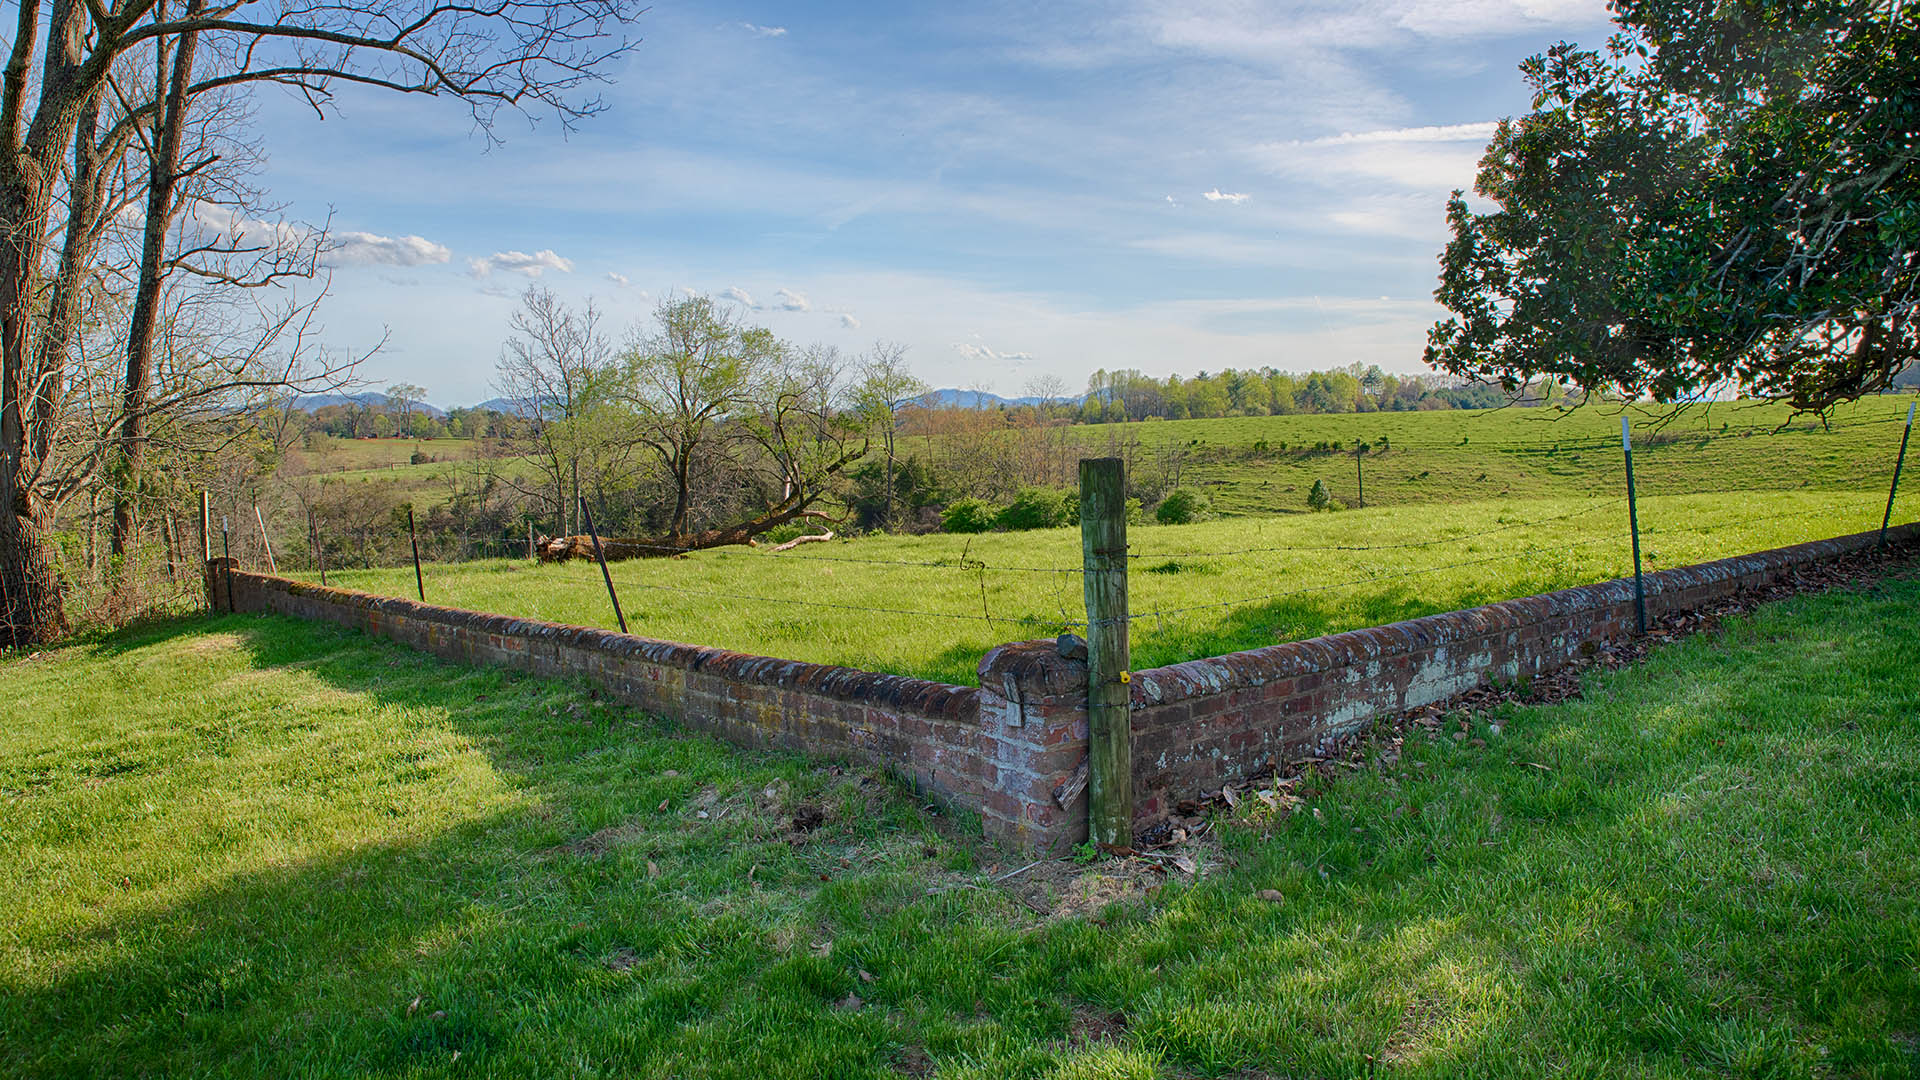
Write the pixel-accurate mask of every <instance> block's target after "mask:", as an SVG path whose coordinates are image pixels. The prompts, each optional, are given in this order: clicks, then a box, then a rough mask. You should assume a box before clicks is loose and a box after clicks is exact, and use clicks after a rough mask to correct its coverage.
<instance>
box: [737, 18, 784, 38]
mask: <svg viewBox="0 0 1920 1080" xmlns="http://www.w3.org/2000/svg"><path fill="white" fill-rule="evenodd" d="M740 29H742V30H745V31H746V32H747V33H749V34H752V35H753V36H754V37H769V38H771V37H786V36H787V28H786V27H784V26H760V25H758V24H756V23H750V22H743V23H741V24H740Z"/></svg>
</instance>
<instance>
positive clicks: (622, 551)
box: [539, 507, 831, 562]
mask: <svg viewBox="0 0 1920 1080" xmlns="http://www.w3.org/2000/svg"><path fill="white" fill-rule="evenodd" d="M800 518H813V519H816V520H831V519H830V518H828V516H827V515H826V514H825V513H824V512H822V511H819V510H807V509H803V508H800V507H794V508H791V509H786V510H776V511H774V512H772V513H768V514H763V515H761V516H760V517H757V518H754V519H753V520H751V521H742V522H739V523H737V524H733V525H727V526H723V527H721V528H718V529H705V530H702V531H700V532H697V533H690V534H688V535H685V536H672V535H669V536H650V537H622V536H603V537H601V538H600V546H601V549H602V550H603V551H605V553H606V557H607V561H608V562H618V561H620V560H623V559H664V558H669V557H671V556H674V555H681V554H684V553H686V552H689V551H704V550H706V549H708V548H717V547H729V546H732V545H736V544H747V543H751V542H753V539H754V538H755V537H757V536H759V535H760V534H762V533H765V532H767V531H769V530H772V529H777V528H779V527H780V526H782V525H785V524H786V523H787V522H789V521H796V520H799V519H800ZM539 554H540V561H541V562H566V561H567V560H568V559H592V558H593V557H594V553H593V540H592V538H591V537H586V536H556V537H553V538H551V539H549V540H547V541H545V542H544V543H542V544H541V545H540V548H539Z"/></svg>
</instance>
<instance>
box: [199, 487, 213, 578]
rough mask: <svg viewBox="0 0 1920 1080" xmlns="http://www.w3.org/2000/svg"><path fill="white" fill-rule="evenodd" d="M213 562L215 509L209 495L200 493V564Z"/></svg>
mask: <svg viewBox="0 0 1920 1080" xmlns="http://www.w3.org/2000/svg"><path fill="white" fill-rule="evenodd" d="M211 561H213V507H212V505H211V504H210V502H209V500H208V498H207V493H206V492H204V491H202V492H201V493H200V564H201V565H202V566H205V565H206V564H207V563H209V562H211Z"/></svg>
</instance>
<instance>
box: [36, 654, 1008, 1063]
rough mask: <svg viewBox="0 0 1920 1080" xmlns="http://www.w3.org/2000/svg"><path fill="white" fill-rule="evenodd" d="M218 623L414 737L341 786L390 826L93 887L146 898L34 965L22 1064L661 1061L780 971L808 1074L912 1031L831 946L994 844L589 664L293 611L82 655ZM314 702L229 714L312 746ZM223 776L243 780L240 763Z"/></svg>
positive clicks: (775, 980)
mask: <svg viewBox="0 0 1920 1080" xmlns="http://www.w3.org/2000/svg"><path fill="white" fill-rule="evenodd" d="M208 633H216V634H224V635H232V636H233V637H234V638H236V639H237V641H238V645H239V647H240V648H241V649H243V650H244V651H245V653H246V654H247V660H248V666H249V667H250V668H251V669H252V670H254V671H272V670H274V669H280V668H285V667H288V666H292V665H297V666H298V668H299V671H300V672H301V674H302V675H303V676H310V677H312V678H315V679H318V680H319V681H320V682H322V683H323V684H325V685H326V686H327V687H328V688H329V689H331V690H338V691H344V692H346V693H347V694H349V695H352V696H353V697H354V698H356V699H361V700H363V701H365V702H368V703H370V704H372V705H374V706H377V707H379V708H380V710H381V711H380V712H379V714H378V717H377V719H378V720H379V721H380V722H382V723H388V722H390V723H392V724H393V725H395V726H396V727H398V728H404V729H405V730H404V731H403V732H400V733H399V735H400V737H398V738H396V739H394V740H393V741H392V742H391V743H389V744H384V745H380V746H377V747H375V748H373V749H372V750H371V751H370V752H367V753H365V754H362V755H361V756H358V757H355V759H354V761H353V765H354V767H355V769H356V770H357V771H358V773H359V774H360V775H355V776H352V777H348V778H346V779H344V780H341V779H339V778H336V777H329V778H328V780H327V781H326V782H328V783H331V784H334V785H338V790H340V791H341V792H342V795H341V797H342V798H343V799H345V800H347V801H353V800H359V802H360V803H361V804H363V805H365V806H369V807H377V806H380V805H382V804H383V803H384V804H387V805H390V806H391V807H392V808H393V809H392V810H391V811H390V812H392V813H394V814H395V815H396V817H395V818H394V820H393V827H392V829H391V830H390V833H389V836H390V838H389V839H386V840H381V841H375V842H371V843H364V842H363V843H356V844H355V845H354V846H352V847H351V848H350V849H348V850H344V851H342V850H336V849H337V847H338V841H336V840H333V839H332V838H331V837H329V836H327V835H317V836H300V835H299V832H300V828H299V824H298V823H295V824H294V825H293V826H291V831H292V832H293V833H294V834H295V835H294V836H293V837H291V838H285V837H283V838H282V839H281V842H280V843H278V844H276V843H273V842H265V843H261V844H254V843H252V842H251V839H252V838H249V840H248V841H247V842H243V843H242V844H241V845H240V846H241V847H242V848H243V849H251V850H248V851H247V854H246V855H245V857H243V858H239V859H237V860H236V861H237V862H239V863H240V864H241V865H244V866H246V867H247V869H246V870H244V871H243V872H239V873H235V874H232V875H229V876H223V877H213V878H211V879H210V882H211V883H210V884H208V885H207V886H206V887H204V888H202V889H200V890H199V891H197V892H195V893H193V894H191V895H189V896H188V897H187V898H185V899H183V900H181V901H179V902H176V903H171V904H167V905H165V906H160V907H158V908H144V909H143V908H139V907H133V906H128V905H124V904H122V903H119V901H120V900H121V898H119V897H114V896H103V897H101V898H100V900H99V901H96V902H95V903H94V904H93V905H92V906H93V908H95V909H97V908H99V907H109V908H114V907H119V908H120V909H121V910H127V911H130V912H132V913H130V914H126V915H122V916H114V917H108V918H104V919H101V920H100V921H98V922H97V923H94V924H93V925H90V926H87V927H85V928H84V929H80V930H75V931H71V932H69V934H68V935H67V936H66V937H64V939H63V940H62V941H61V948H60V949H59V950H58V951H59V953H60V954H61V955H59V956H57V957H54V958H51V959H50V961H49V962H48V964H47V966H46V967H44V968H42V971H41V973H40V974H41V977H40V978H38V979H34V980H31V981H15V982H9V983H8V984H6V985H5V986H4V987H0V1071H5V1072H14V1073H23V1074H29V1075H40V1076H53V1075H89V1074H107V1075H134V1074H147V1073H157V1074H171V1075H207V1074H219V1073H223V1072H226V1073H233V1074H240V1075H254V1074H273V1075H284V1074H288V1073H293V1072H301V1073H313V1074H334V1075H365V1074H395V1073H412V1072H416V1071H420V1070H426V1071H434V1070H435V1069H438V1068H442V1067H446V1066H448V1065H450V1064H451V1062H452V1060H453V1056H454V1054H455V1052H456V1051H457V1052H459V1054H460V1055H461V1057H463V1058H464V1059H465V1060H466V1061H467V1062H468V1063H475V1062H480V1063H484V1062H485V1061H486V1060H488V1059H489V1058H490V1057H491V1058H493V1059H495V1060H498V1059H499V1055H500V1053H501V1052H502V1051H503V1049H510V1050H511V1053H509V1054H508V1060H518V1061H520V1062H521V1063H522V1064H523V1066H524V1065H525V1064H527V1063H529V1062H534V1061H538V1060H539V1059H540V1055H541V1054H542V1053H543V1052H544V1051H545V1050H546V1049H550V1048H551V1049H555V1050H556V1052H558V1051H560V1050H565V1049H566V1048H567V1045H568V1044H569V1042H570V1041H584V1042H586V1043H592V1044H595V1054H594V1056H595V1057H596V1058H597V1059H598V1060H600V1061H602V1062H607V1063H611V1064H613V1065H614V1066H615V1068H616V1071H618V1070H619V1068H620V1067H621V1064H622V1063H624V1066H625V1067H626V1068H628V1069H637V1068H639V1067H641V1066H642V1065H647V1066H648V1067H657V1066H658V1063H659V1061H660V1060H662V1057H661V1055H662V1054H664V1055H665V1057H666V1058H671V1057H672V1056H673V1047H674V1046H675V1045H676V1043H678V1042H685V1043H686V1045H688V1046H697V1044H698V1040H697V1039H693V1038H691V1037H690V1036H689V1032H690V1031H692V1030H694V1029H696V1028H697V1027H698V1026H699V1025H700V1024H702V1023H704V1022H709V1021H710V1020H711V1019H712V1018H713V1017H716V1016H722V1015H727V1014H729V1013H737V1012H739V1011H741V1010H742V1009H743V1008H744V1009H746V1010H747V1011H748V1012H752V1011H754V1010H755V1009H756V1008H759V1009H761V1010H762V1011H765V1010H767V1009H771V1008H773V1007H774V1005H771V1004H762V1005H758V1006H756V1005H755V1003H754V1002H753V1001H751V1000H746V999H743V995H749V996H750V995H751V994H752V993H753V992H754V988H755V986H756V984H761V985H765V986H767V987H768V988H769V1000H770V1001H771V1002H773V1003H775V1004H777V1006H778V1007H779V1008H781V1009H786V1010H793V1009H799V1010H801V1011H802V1012H809V1011H811V1012H817V1013H818V1015H817V1016H816V1017H814V1018H813V1019H812V1020H811V1021H809V1022H810V1023H812V1024H814V1025H816V1026H818V1027H819V1028H820V1029H821V1030H822V1031H829V1032H831V1033H833V1034H832V1037H831V1038H825V1039H823V1040H820V1041H819V1044H818V1045H817V1046H815V1047H814V1048H813V1050H812V1051H811V1052H807V1051H804V1050H803V1051H800V1052H796V1053H795V1054H793V1055H792V1062H793V1063H794V1064H795V1066H796V1067H803V1066H806V1065H807V1064H809V1063H811V1065H813V1066H816V1067H819V1068H822V1069H824V1068H825V1067H826V1066H827V1065H829V1064H831V1062H832V1061H836V1060H844V1061H848V1062H859V1061H862V1060H870V1061H872V1062H877V1063H880V1064H881V1065H883V1064H884V1061H885V1059H886V1058H887V1056H888V1055H889V1054H890V1053H892V1052H893V1050H894V1049H895V1047H894V1046H893V1043H894V1041H895V1040H894V1035H893V1033H892V1032H891V1031H890V1029H889V1028H888V1027H887V1025H886V1024H885V1023H883V1022H882V1021H881V1020H880V1019H879V1018H878V1017H876V1016H873V1015H871V1014H869V1015H864V1016H863V1015H859V1014H848V1015H841V1014H840V1013H838V1012H836V1011H835V1010H834V1008H833V1003H834V1002H835V1001H838V1000H840V999H841V998H843V997H844V996H845V995H846V994H848V993H851V992H852V991H853V989H854V988H855V987H857V986H859V985H860V984H859V981H858V979H857V977H856V969H855V968H851V967H849V964H850V963H857V959H855V958H850V957H840V958H837V959H836V958H833V957H832V956H831V955H830V954H817V953H816V952H815V951H814V950H813V948H812V945H813V943H814V942H816V941H819V940H822V939H823V938H824V939H825V940H828V941H831V940H832V939H833V937H834V936H835V935H836V934H838V933H841V932H843V931H844V928H845V927H847V926H851V925H858V924H859V923H860V921H862V920H864V919H869V918H876V917H880V916H882V915H884V914H885V913H887V912H890V911H895V910H897V909H899V908H901V907H902V906H904V905H906V904H907V903H909V902H912V901H914V900H916V899H919V898H920V893H919V890H918V889H915V888H914V887H913V886H914V885H915V884H921V885H924V882H925V877H924V874H925V870H926V868H927V867H928V866H933V867H936V868H938V867H941V866H944V865H947V864H952V865H953V866H954V867H955V868H964V867H966V866H968V865H970V864H971V859H972V854H971V849H970V848H968V847H966V846H965V845H961V844H956V843H955V841H954V840H953V839H952V838H951V837H948V836H943V835H941V833H940V832H939V831H938V827H937V826H938V821H937V819H935V818H931V817H929V816H927V815H924V814H922V813H921V812H920V810H919V809H918V807H917V805H916V803H915V802H913V801H912V800H911V799H910V797H908V796H906V795H905V794H904V793H902V792H901V791H899V790H898V789H897V788H896V787H895V785H893V784H892V783H891V782H890V781H887V780H886V779H884V778H883V777H881V776H879V775H878V774H877V773H875V772H873V771H871V770H855V769H846V768H839V767H831V766H824V765H821V764H819V763H808V762H803V761H801V760H799V759H798V758H795V757H793V756H791V755H781V754H773V753H756V752H750V751H741V750H736V749H733V748H730V747H726V746H724V745H721V744H719V743H717V742H716V741H714V740H711V739H708V738H704V737H699V736H683V735H676V734H673V733H671V732H669V731H668V730H667V729H666V728H665V727H663V726H662V725H659V724H658V723H656V722H654V721H651V720H648V719H645V718H643V717H640V716H638V715H637V714H636V713H635V712H634V711H633V710H631V709H626V708H622V707H615V706H611V705H608V704H607V703H604V702H601V701H598V700H595V698H594V696H593V694H592V692H591V691H589V690H587V689H585V688H583V687H580V686H578V685H573V684H569V683H564V682H560V681H557V680H555V681H550V680H541V679H535V678H531V677H524V676H519V675H516V674H511V673H504V672H498V671H480V670H470V669H463V668H457V667H451V666H449V665H444V664H442V663H440V662H439V661H437V660H435V659H433V658H431V657H428V656H425V655H423V654H419V653H415V652H413V651H411V650H408V649H405V648H403V647H400V646H396V645H393V644H391V643H387V642H380V641H370V640H367V639H365V638H363V637H361V636H360V635H358V634H356V633H352V632H349V631H342V630H338V629H335V628H331V627H322V626H314V625H312V624H303V623H299V622H296V621H294V620H286V619H277V618H247V617H229V618H223V619H218V620H213V621H207V620H182V621H179V622H176V623H169V624H167V625H164V626H149V627H141V628H139V629H137V630H132V631H127V632H125V633H124V634H123V635H120V636H119V637H117V638H116V637H113V636H108V637H104V638H102V639H100V640H98V641H96V642H93V643H90V644H89V645H88V646H87V648H88V649H89V650H90V656H93V657H98V658H101V659H103V660H108V659H111V658H114V657H123V656H125V655H127V654H130V653H135V652H138V651H140V650H143V649H149V648H155V647H165V646H167V645H169V644H173V645H178V644H180V643H181V639H183V638H189V637H194V636H198V635H202V634H208ZM225 704H226V703H223V702H221V701H220V700H218V699H217V698H216V699H214V700H212V701H210V708H219V707H223V706H224V705H225ZM291 711H293V710H290V709H286V708H284V707H281V706H274V707H271V708H266V709H254V710H247V709H244V708H242V709H237V710H236V711H234V712H233V713H231V714H230V715H231V718H232V723H233V724H235V725H239V726H240V727H241V728H242V729H243V733H242V736H241V737H242V738H244V739H247V740H249V741H252V742H254V743H255V744H256V746H267V745H271V744H274V743H275V742H276V740H278V741H280V742H282V743H285V744H286V745H289V746H291V745H294V741H293V740H292V737H291V736H290V735H289V731H290V730H291V729H290V728H289V727H287V726H284V725H286V724H288V723H289V718H288V717H287V716H286V715H284V714H285V713H287V712H291ZM261 713H265V714H266V715H261ZM342 738H345V739H348V740H352V739H357V738H360V734H359V733H357V732H356V733H353V734H349V735H345V736H342ZM435 747H438V748H439V749H435ZM360 749H361V748H359V747H348V748H345V749H344V750H343V753H348V752H352V751H358V750H360ZM476 750H477V751H478V752H479V753H480V754H481V755H483V756H484V758H485V763H486V764H485V766H484V770H486V771H489V774H490V775H495V776H497V777H498V779H499V780H500V781H501V786H504V788H505V789H507V791H508V793H509V795H508V797H506V798H504V799H502V798H500V797H492V798H489V799H487V800H477V801H481V802H483V804H484V805H486V806H487V807H488V808H487V809H485V810H481V811H476V812H475V813H474V814H471V815H468V814H462V813H458V812H453V813H450V814H446V815H442V816H441V817H442V818H443V819H444V820H441V819H434V821H435V823H434V824H432V825H430V826H429V827H427V828H425V829H421V828H419V827H418V826H417V825H416V824H415V823H413V822H411V821H409V820H407V818H406V817H405V816H404V815H405V810H404V809H403V808H404V807H406V806H408V805H413V806H416V807H417V806H419V805H420V799H421V798H423V797H424V798H427V799H429V800H444V801H445V802H447V803H449V804H453V803H457V802H458V801H459V800H460V799H461V798H462V795H463V792H462V790H461V789H460V788H459V787H458V786H457V785H452V784H441V783H440V781H438V780H436V776H439V777H445V776H453V775H456V774H457V773H458V769H456V768H455V766H456V765H460V764H461V762H460V761H459V760H457V759H462V758H466V759H470V758H471V757H472V756H473V752H474V751H476ZM308 764H311V765H312V766H314V767H315V768H317V769H321V770H324V768H325V766H326V765H327V764H329V763H328V762H325V761H315V762H310V763H309V762H301V761H273V762H270V763H269V766H268V767H269V768H270V769H272V770H274V776H273V777H272V778H271V779H267V778H258V779H256V781H255V782H259V780H261V779H264V780H265V782H268V783H289V784H301V783H307V782H315V783H318V782H320V781H316V780H312V779H311V778H310V777H308V776H306V775H305V774H304V772H303V769H304V767H305V766H306V765H308ZM462 767H464V768H466V769H467V770H469V772H470V771H471V770H472V769H473V768H475V766H474V764H473V763H472V762H471V761H467V762H466V763H465V765H464V766H462ZM368 771H371V772H372V774H373V775H372V776H371V778H369V777H367V776H366V775H364V774H365V773H367V772H368ZM210 782H213V783H218V784H226V785H231V786H232V787H233V788H234V789H236V797H238V798H244V797H245V792H246V789H247V783H248V781H247V779H246V778H244V777H237V776H235V775H233V774H230V773H229V774H222V775H219V776H217V777H215V778H214V779H213V780H212V781H210ZM363 782H364V783H365V784H366V785H367V786H370V787H371V788H372V789H373V790H365V789H363V788H362V787H361V786H360V785H361V784H362V783H363ZM436 786H438V787H439V790H435V788H436ZM330 790H333V789H330ZM490 794H492V795H494V796H497V795H498V792H491V793H490ZM50 797H58V795H57V794H53V795H51V796H50ZM503 802H505V803H506V804H507V805H505V806H504V807H503V806H502V805H501V804H502V803H503ZM378 813H380V811H377V810H376V811H375V814H376V816H377V814H378ZM251 824H253V825H257V826H264V827H267V828H269V830H272V829H273V828H274V827H275V826H279V827H282V828H285V827H286V823H284V822H272V821H268V822H258V821H255V822H252V823H251ZM358 824H361V825H365V822H364V821H361V822H359V823H358ZM375 825H376V826H377V825H378V821H377V817H376V821H375ZM375 831H376V832H377V831H378V830H377V829H376V830H375ZM416 833H423V835H414V834H416ZM288 848H291V849H292V850H293V851H294V854H293V855H292V856H291V857H290V858H288V857H287V856H285V855H282V854H280V852H282V851H285V850H287V849H288ZM220 854H228V853H226V852H222V853H220ZM282 859H287V861H284V862H282V861H281V860H282ZM856 860H857V861H856ZM133 872H134V874H135V875H136V876H137V874H138V869H137V868H135V869H134V871H133ZM716 971H718V972H724V973H725V974H726V976H727V977H724V978H714V977H713V975H714V974H715V973H716ZM752 1026H753V1025H749V1027H752ZM759 1026H760V1027H761V1028H767V1026H768V1025H766V1024H761V1025H759ZM530 1027H531V1028H532V1029H535V1031H536V1034H534V1035H532V1036H531V1037H529V1035H528V1030H529V1028H530ZM775 1027H777V1025H775ZM506 1043H514V1044H515V1045H513V1046H512V1047H510V1048H509V1047H506V1046H505V1044H506ZM544 1043H553V1044H554V1046H552V1047H548V1046H546V1045H544ZM762 1049H763V1050H764V1049H765V1048H762ZM829 1051H830V1052H831V1054H830V1056H829V1057H826V1058H821V1057H819V1055H821V1054H827V1053H828V1052H829ZM810 1053H811V1055H812V1056H809V1055H810ZM754 1056H755V1052H752V1051H749V1052H745V1053H744V1057H743V1060H745V1059H751V1058H753V1057H754ZM855 1071H856V1072H860V1071H865V1072H875V1071H884V1070H881V1069H879V1066H878V1065H876V1067H875V1068H874V1069H856V1070H855ZM796 1074H797V1073H796Z"/></svg>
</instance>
